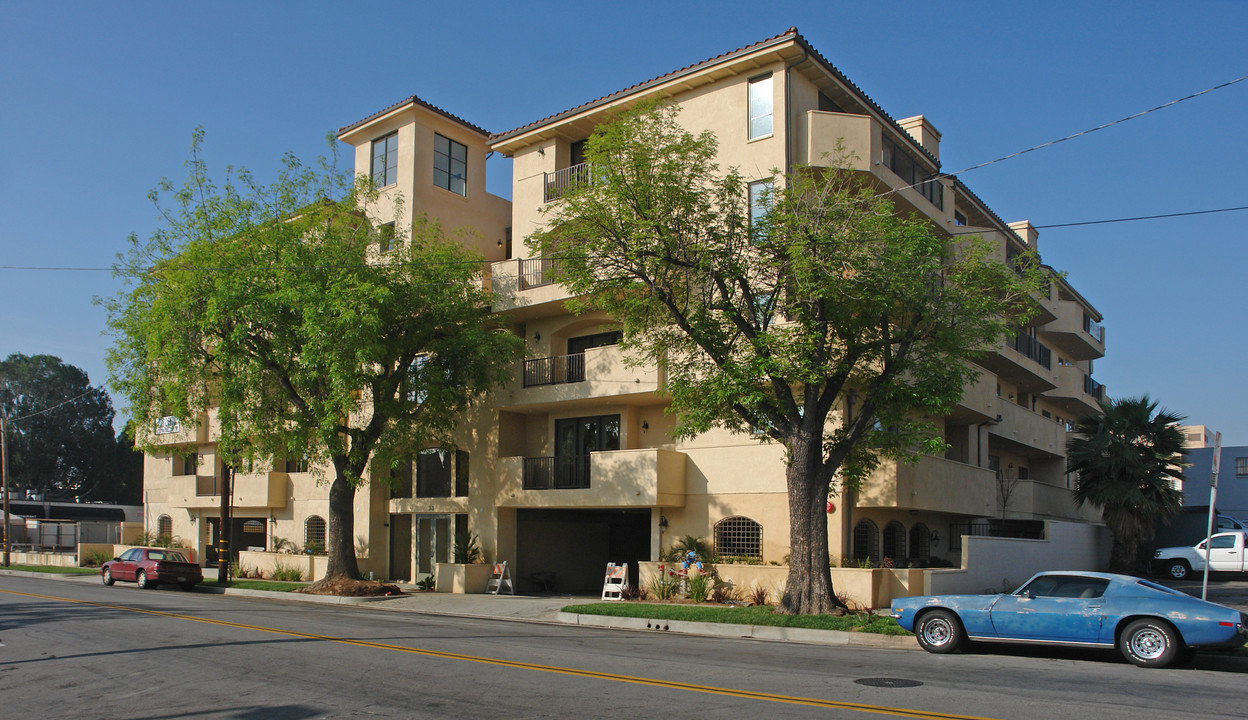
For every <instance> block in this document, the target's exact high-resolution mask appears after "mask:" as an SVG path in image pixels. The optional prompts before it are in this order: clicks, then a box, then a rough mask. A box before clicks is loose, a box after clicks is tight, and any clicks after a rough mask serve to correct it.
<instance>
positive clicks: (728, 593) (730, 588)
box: [711, 583, 741, 603]
mask: <svg viewBox="0 0 1248 720" xmlns="http://www.w3.org/2000/svg"><path fill="white" fill-rule="evenodd" d="M740 600H741V589H740V588H738V587H737V586H736V585H729V584H727V583H718V584H716V585H715V587H714V588H712V589H711V602H716V603H728V602H740Z"/></svg>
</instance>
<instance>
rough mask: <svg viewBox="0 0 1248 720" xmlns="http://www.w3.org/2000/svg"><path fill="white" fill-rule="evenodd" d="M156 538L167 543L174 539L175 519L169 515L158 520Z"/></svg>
mask: <svg viewBox="0 0 1248 720" xmlns="http://www.w3.org/2000/svg"><path fill="white" fill-rule="evenodd" d="M156 537H157V538H159V539H160V540H163V541H165V542H168V541H170V540H172V539H173V518H171V517H169V516H168V515H161V516H160V517H158V518H156Z"/></svg>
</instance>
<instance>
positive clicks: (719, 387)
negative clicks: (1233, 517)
mask: <svg viewBox="0 0 1248 720" xmlns="http://www.w3.org/2000/svg"><path fill="white" fill-rule="evenodd" d="M677 112H678V109H677V108H676V107H674V106H671V105H659V106H645V107H641V108H639V109H637V110H635V111H632V112H629V113H625V114H623V115H622V116H621V117H619V118H618V119H617V120H616V121H614V122H612V123H610V124H608V125H606V126H603V127H600V128H598V130H597V131H596V132H595V134H594V135H593V136H592V137H591V138H590V139H589V141H588V143H587V148H586V156H587V162H588V163H589V167H590V177H592V180H591V181H589V182H585V183H582V184H579V185H576V186H574V187H573V188H572V189H571V190H570V191H569V192H568V193H567V194H566V195H564V196H563V198H562V201H561V202H559V203H557V204H554V205H552V206H551V209H550V210H549V211H548V213H549V214H548V219H549V224H548V229H547V230H544V231H540V232H537V233H535V234H533V235H532V236H530V237H529V238H528V242H529V245H530V247H532V248H534V249H535V250H537V251H539V252H541V253H542V254H544V255H546V256H550V257H554V258H557V262H558V263H559V265H558V270H557V273H558V275H557V276H558V278H559V279H560V282H562V283H563V284H564V285H565V286H567V287H568V288H569V289H570V290H571V291H572V292H573V293H574V294H576V295H578V296H579V297H580V298H581V299H580V300H578V301H577V303H576V306H577V307H578V308H583V309H588V308H596V309H601V310H605V311H607V312H609V313H611V314H612V315H614V316H615V317H617V318H619V319H620V320H621V321H622V323H623V327H624V339H623V342H622V345H623V346H624V348H625V349H626V350H627V351H628V352H629V354H630V357H631V358H632V360H633V361H635V362H646V363H663V365H664V367H665V368H666V370H667V385H666V388H665V389H666V391H667V392H668V393H669V394H670V396H671V406H670V410H671V412H673V413H675V414H676V417H677V418H678V420H677V426H676V430H675V433H676V435H677V436H683V437H692V436H695V435H697V434H699V433H703V432H705V431H707V430H708V429H710V428H713V427H722V428H727V429H730V430H734V431H738V432H751V431H752V432H754V433H755V434H757V435H760V436H761V437H762V438H763V439H764V440H766V441H774V442H778V443H781V444H782V445H783V446H784V448H785V450H786V451H787V452H786V463H787V466H786V469H785V477H786V485H787V492H788V503H789V524H790V538H789V543H790V563H789V576H788V580H787V584H786V589H785V594H784V597H783V599H782V601H781V604H780V607H781V609H782V610H783V611H785V612H789V613H821V612H829V611H836V610H839V609H840V608H839V603H838V602H837V600H836V598H835V594H834V592H833V588H832V580H831V577H830V573H829V571H828V565H829V563H828V526H827V514H826V507H825V506H826V503H827V500H828V495H829V493H830V492H832V493H835V492H839V491H841V490H843V489H844V488H847V487H853V486H854V485H855V484H856V483H858V482H860V480H861V479H862V478H863V477H864V476H865V475H866V474H867V473H869V472H870V471H871V470H872V469H873V468H874V467H876V465H877V464H878V462H879V459H880V458H881V457H894V458H916V457H917V454H918V453H919V452H921V451H924V450H926V451H943V449H944V444H943V441H942V437H941V436H942V428H941V427H940V424H939V423H938V422H932V421H930V420H929V419H930V418H940V417H941V416H943V415H944V414H945V413H946V412H947V411H948V410H949V409H950V408H951V407H952V406H953V405H954V404H955V403H956V402H957V401H958V399H959V398H960V396H961V393H962V389H963V387H964V385H965V384H966V383H967V381H968V380H970V379H971V378H972V377H973V376H974V375H975V374H976V372H975V371H974V370H973V369H971V367H970V366H969V365H968V364H967V362H965V361H966V360H967V359H968V358H970V357H972V356H973V355H974V354H975V353H976V352H978V351H983V350H985V349H988V348H992V347H995V346H996V345H997V344H998V343H999V342H1000V341H1001V339H1002V338H1003V337H1005V336H1006V335H1007V333H1009V331H1010V329H1011V328H1012V327H1013V324H1014V323H1016V322H1018V321H1019V320H1020V319H1021V318H1024V317H1025V316H1026V314H1027V311H1028V308H1029V307H1030V306H1031V305H1030V302H1029V300H1028V296H1029V294H1030V293H1031V292H1033V291H1034V290H1035V289H1036V288H1037V287H1038V286H1039V282H1040V275H1039V270H1038V269H1035V268H1036V266H1037V265H1038V263H1034V262H1032V263H1031V264H1027V261H1029V260H1032V261H1034V256H1031V255H1028V256H1025V257H1024V258H1022V260H1023V261H1024V262H1023V263H1022V264H1020V265H1018V266H1017V267H1016V268H1010V267H1007V266H1006V265H1005V264H1003V263H1002V262H1000V261H998V260H997V259H995V258H996V256H995V255H994V253H993V250H992V249H991V248H990V247H989V246H988V245H987V244H986V243H984V242H983V241H982V240H980V239H978V238H975V239H972V238H966V237H960V238H957V239H956V241H955V239H953V238H950V237H949V236H948V235H946V234H944V233H941V232H939V231H938V230H936V229H935V228H934V227H933V226H932V225H931V223H930V222H929V221H927V220H925V219H922V218H919V217H903V216H901V215H899V214H898V212H897V211H896V210H895V208H894V207H893V205H892V203H891V202H890V201H889V200H888V198H887V197H882V196H880V195H878V194H877V193H876V192H875V191H874V190H873V189H872V188H871V187H869V186H868V185H867V184H866V183H865V181H864V180H863V179H862V178H861V177H859V176H855V175H853V174H852V173H850V172H849V171H845V170H838V169H827V170H819V169H814V168H798V169H796V170H795V171H794V172H793V173H791V174H790V175H789V176H787V177H781V176H779V173H777V177H775V178H774V180H775V190H774V191H773V192H770V193H765V194H763V195H761V196H756V197H755V198H754V199H753V203H751V202H750V200H749V199H747V185H746V183H745V182H744V181H743V179H742V177H741V176H740V174H738V172H737V171H736V170H728V171H726V172H723V173H721V172H720V170H719V167H718V165H717V164H716V155H717V142H716V139H715V137H714V136H713V135H712V134H711V133H709V132H704V133H702V134H701V135H693V134H691V133H689V132H687V131H686V130H684V129H683V128H682V127H681V126H680V125H679V124H678V123H677V120H676V117H677ZM752 208H753V210H754V211H753V212H751V209H752ZM845 408H849V412H848V413H846V412H838V413H836V414H834V411H841V410H843V409H845Z"/></svg>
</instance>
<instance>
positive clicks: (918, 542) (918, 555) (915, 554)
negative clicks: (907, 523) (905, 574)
mask: <svg viewBox="0 0 1248 720" xmlns="http://www.w3.org/2000/svg"><path fill="white" fill-rule="evenodd" d="M931 556H932V532H931V531H930V530H928V529H927V526H926V525H924V524H923V523H917V524H915V526H914V527H912V528H910V557H911V558H912V559H915V560H926V559H927V558H929V557H931Z"/></svg>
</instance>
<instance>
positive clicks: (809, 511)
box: [779, 436, 845, 615]
mask: <svg viewBox="0 0 1248 720" xmlns="http://www.w3.org/2000/svg"><path fill="white" fill-rule="evenodd" d="M821 455H822V443H821V442H820V441H819V438H817V437H811V436H806V437H799V438H797V439H795V440H793V441H791V442H790V446H789V464H788V467H786V468H785V480H786V484H787V486H788V493H789V577H788V581H787V582H786V584H785V588H784V597H783V598H781V599H780V606H779V611H780V612H782V613H786V614H789V615H815V614H820V613H834V614H837V615H840V614H842V613H844V609H845V606H844V604H842V603H841V602H840V601H839V600H837V599H836V594H835V592H834V591H833V588H832V573H831V571H830V570H829V569H828V568H829V565H828V515H827V501H828V493H827V487H826V485H825V484H823V483H821V482H819V471H820V468H821V464H822V462H821V461H822V457H821Z"/></svg>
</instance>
